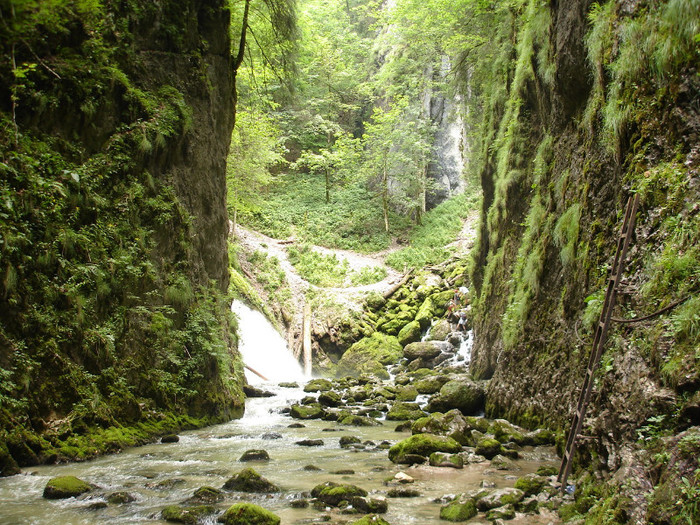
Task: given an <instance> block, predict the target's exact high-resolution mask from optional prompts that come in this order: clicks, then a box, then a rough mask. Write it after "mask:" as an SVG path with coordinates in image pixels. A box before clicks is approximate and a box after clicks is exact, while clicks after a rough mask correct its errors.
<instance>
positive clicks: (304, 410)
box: [289, 403, 326, 419]
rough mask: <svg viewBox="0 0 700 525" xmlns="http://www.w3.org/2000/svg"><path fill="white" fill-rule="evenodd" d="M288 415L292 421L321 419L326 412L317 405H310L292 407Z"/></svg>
mask: <svg viewBox="0 0 700 525" xmlns="http://www.w3.org/2000/svg"><path fill="white" fill-rule="evenodd" d="M289 415H290V416H292V417H293V418H294V419H323V418H324V417H325V415H326V411H325V410H324V409H323V407H322V406H321V405H320V404H319V403H313V404H311V405H292V408H291V410H290V412H289Z"/></svg>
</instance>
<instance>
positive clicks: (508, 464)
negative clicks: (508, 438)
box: [491, 454, 517, 470]
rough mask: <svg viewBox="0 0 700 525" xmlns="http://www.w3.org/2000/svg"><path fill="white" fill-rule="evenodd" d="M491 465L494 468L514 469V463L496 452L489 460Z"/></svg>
mask: <svg viewBox="0 0 700 525" xmlns="http://www.w3.org/2000/svg"><path fill="white" fill-rule="evenodd" d="M491 467H492V468H495V469H496V470H516V468H517V467H516V465H515V463H513V462H512V461H511V460H510V459H508V458H507V457H505V456H502V455H501V454H497V455H496V456H494V457H493V459H492V460H491Z"/></svg>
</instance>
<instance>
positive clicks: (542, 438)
mask: <svg viewBox="0 0 700 525" xmlns="http://www.w3.org/2000/svg"><path fill="white" fill-rule="evenodd" d="M555 441H556V435H555V434H554V432H552V431H551V430H549V429H546V428H538V429H537V430H533V431H532V432H526V433H525V436H524V440H523V444H524V445H532V446H533V447H539V446H543V445H554V443H555Z"/></svg>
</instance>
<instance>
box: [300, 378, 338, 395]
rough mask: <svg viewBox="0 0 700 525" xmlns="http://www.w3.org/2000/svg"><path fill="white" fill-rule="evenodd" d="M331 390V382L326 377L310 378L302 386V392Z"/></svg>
mask: <svg viewBox="0 0 700 525" xmlns="http://www.w3.org/2000/svg"><path fill="white" fill-rule="evenodd" d="M329 390H333V383H331V382H330V381H329V380H328V379H312V380H311V381H309V382H308V383H306V385H305V386H304V392H328V391H329Z"/></svg>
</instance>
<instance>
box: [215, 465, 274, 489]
mask: <svg viewBox="0 0 700 525" xmlns="http://www.w3.org/2000/svg"><path fill="white" fill-rule="evenodd" d="M224 489H225V490H235V491H237V492H260V493H269V492H279V491H280V489H279V487H278V486H277V485H275V484H274V483H271V482H269V481H268V480H266V479H265V478H263V477H262V476H261V475H260V474H258V473H257V472H256V471H255V470H253V469H252V468H246V469H243V470H242V471H240V472H239V473H238V474H236V475H235V476H233V477H232V478H230V479H229V480H228V481H227V482H226V483H224Z"/></svg>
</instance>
